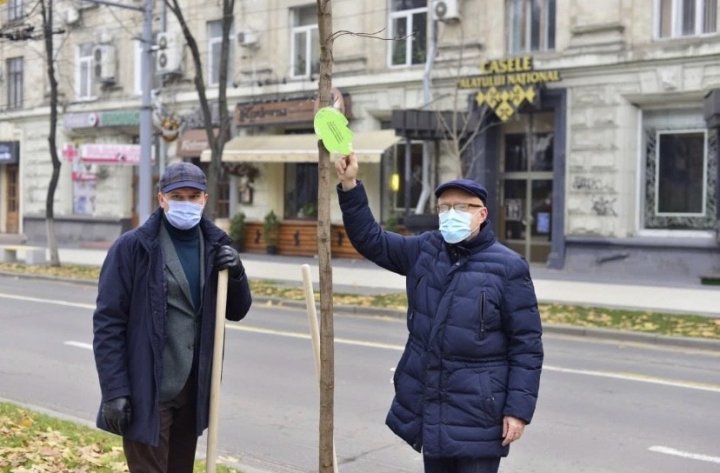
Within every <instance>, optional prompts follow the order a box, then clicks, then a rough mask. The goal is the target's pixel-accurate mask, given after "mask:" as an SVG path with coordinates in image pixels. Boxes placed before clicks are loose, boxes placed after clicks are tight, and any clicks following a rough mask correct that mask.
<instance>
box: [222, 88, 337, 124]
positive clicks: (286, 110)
mask: <svg viewBox="0 0 720 473" xmlns="http://www.w3.org/2000/svg"><path fill="white" fill-rule="evenodd" d="M343 102H344V106H345V116H346V117H348V118H350V117H351V103H350V96H349V95H344V96H343ZM316 107H317V105H316V100H315V98H314V97H313V98H311V97H307V98H298V99H287V100H277V101H273V102H248V103H239V104H237V106H236V107H235V125H237V126H259V125H289V124H296V123H306V124H307V125H308V127H310V128H312V123H313V118H314V117H315V111H316Z"/></svg>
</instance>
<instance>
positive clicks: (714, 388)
mask: <svg viewBox="0 0 720 473" xmlns="http://www.w3.org/2000/svg"><path fill="white" fill-rule="evenodd" d="M542 369H543V370H547V371H555V372H558V373H569V374H581V375H585V376H595V377H597V378H612V379H621V380H625V381H637V382H639V383H650V384H659V385H662V386H672V387H675V388H685V389H695V390H698V391H710V392H713V393H720V386H719V385H717V384H706V383H693V382H689V381H677V380H673V379H664V378H656V377H654V376H646V375H642V374H635V373H613V372H610V371H591V370H577V369H572V368H560V367H558V366H550V365H543V367H542Z"/></svg>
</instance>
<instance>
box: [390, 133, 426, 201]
mask: <svg viewBox="0 0 720 473" xmlns="http://www.w3.org/2000/svg"><path fill="white" fill-rule="evenodd" d="M406 146H407V144H406V143H405V142H401V143H398V144H397V145H396V148H395V170H394V174H396V175H397V180H398V184H399V186H398V190H397V192H394V197H395V199H394V202H393V204H394V205H393V207H394V208H395V210H396V211H401V212H402V211H404V210H405V206H406V203H405V148H406ZM422 156H423V145H422V143H411V144H410V202H408V203H407V207H408V208H409V209H410V210H411V211H414V209H415V206H416V205H417V203H418V200H419V199H420V193H421V192H422Z"/></svg>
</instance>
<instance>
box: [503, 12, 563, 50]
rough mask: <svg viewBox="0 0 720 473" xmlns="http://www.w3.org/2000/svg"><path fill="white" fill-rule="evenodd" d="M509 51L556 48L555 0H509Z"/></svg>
mask: <svg viewBox="0 0 720 473" xmlns="http://www.w3.org/2000/svg"><path fill="white" fill-rule="evenodd" d="M505 5H506V8H507V15H506V17H507V19H508V23H509V24H508V27H507V31H508V38H507V42H508V52H510V53H527V52H531V51H547V50H552V49H555V0H507V2H506V4H505Z"/></svg>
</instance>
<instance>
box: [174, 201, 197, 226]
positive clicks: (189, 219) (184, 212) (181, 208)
mask: <svg viewBox="0 0 720 473" xmlns="http://www.w3.org/2000/svg"><path fill="white" fill-rule="evenodd" d="M202 212H203V206H202V205H201V204H196V203H194V202H187V201H184V200H168V208H167V209H166V210H165V218H167V219H168V222H170V225H172V226H173V227H175V228H177V229H178V230H189V229H191V228H192V227H194V226H195V225H197V224H198V223H200V219H201V218H202Z"/></svg>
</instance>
